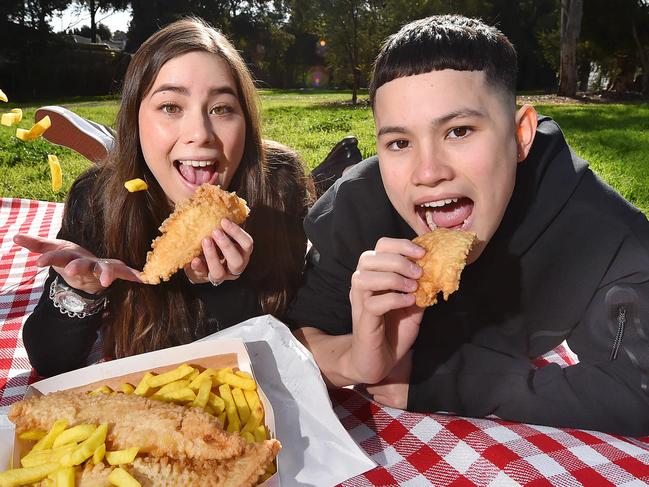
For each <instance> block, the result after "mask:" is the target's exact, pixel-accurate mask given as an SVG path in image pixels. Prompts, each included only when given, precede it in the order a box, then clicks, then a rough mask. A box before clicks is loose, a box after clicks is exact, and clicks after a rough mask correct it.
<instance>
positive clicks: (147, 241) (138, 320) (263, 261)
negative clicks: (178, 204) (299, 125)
mask: <svg viewBox="0 0 649 487" xmlns="http://www.w3.org/2000/svg"><path fill="white" fill-rule="evenodd" d="M192 51H205V52H210V53H213V54H215V55H218V56H219V57H221V58H222V59H223V60H224V61H225V62H226V64H227V65H228V66H229V67H230V69H231V71H232V75H233V77H234V79H235V81H236V85H237V90H238V95H239V101H240V104H241V106H242V108H243V112H244V116H245V120H246V141H245V145H244V151H243V157H242V160H241V163H240V165H239V167H238V169H237V172H236V173H235V175H234V178H233V180H232V182H231V183H230V187H229V188H228V189H229V190H234V191H236V192H237V194H238V195H239V196H241V197H242V198H244V199H245V200H246V201H247V202H248V205H249V206H250V208H251V209H252V212H251V216H250V218H249V219H248V221H247V222H246V227H245V228H246V230H247V231H248V233H250V234H251V235H252V237H253V239H254V242H255V248H254V251H253V254H252V257H251V261H250V263H249V265H248V267H247V268H246V271H245V272H244V278H245V279H246V280H247V281H248V282H249V283H250V284H251V285H252V286H253V288H254V289H255V291H256V292H257V295H258V296H259V300H260V305H261V309H262V310H263V312H264V313H271V314H274V315H276V316H279V317H280V318H281V316H282V314H283V313H284V311H285V310H286V307H287V305H288V301H289V299H290V297H291V295H292V294H293V292H294V291H295V289H296V287H297V285H298V283H299V275H300V272H301V270H302V266H303V263H304V251H305V246H306V237H305V236H304V232H303V230H302V219H303V218H304V216H305V213H306V208H307V204H308V201H307V198H308V196H307V194H308V192H307V190H306V186H305V181H306V177H305V174H304V169H303V167H302V164H301V161H300V160H299V158H298V157H297V155H296V154H294V153H292V152H290V151H286V150H284V149H282V148H281V147H279V146H275V145H273V144H269V145H268V144H267V145H268V147H269V151H268V152H269V155H270V157H269V159H270V166H269V164H268V163H267V161H266V156H265V155H266V149H265V144H263V143H262V140H261V135H260V128H259V125H260V123H259V112H258V107H257V105H258V104H257V93H256V90H255V86H254V82H253V80H252V77H251V75H250V72H249V71H248V69H247V67H246V65H245V63H244V61H243V59H242V58H241V56H240V55H239V53H238V52H237V51H236V50H235V49H234V47H233V46H232V44H230V42H229V41H228V40H227V39H226V38H225V37H224V36H223V35H222V34H221V33H219V32H218V31H217V30H215V29H214V28H212V27H210V26H209V25H207V24H205V23H204V22H203V21H201V20H199V19H195V18H191V19H184V20H180V21H177V22H174V23H173V24H170V25H169V26H167V27H165V28H164V29H162V30H160V31H159V32H157V33H156V34H154V35H153V36H152V37H150V38H149V39H148V40H147V41H146V42H145V43H144V44H142V46H141V47H140V49H139V50H138V52H137V53H136V54H135V55H134V56H133V59H132V60H131V63H130V65H129V67H128V71H127V73H126V77H125V81H124V87H123V92H122V102H121V106H120V109H119V113H118V116H117V138H116V146H115V149H114V150H113V152H112V153H111V154H110V156H109V157H108V159H107V160H106V161H105V162H104V163H102V164H100V166H99V167H98V168H96V169H94V170H91V171H90V172H89V173H88V174H87V175H86V178H91V179H92V180H93V181H94V182H93V187H94V191H93V192H92V195H91V211H92V212H93V214H94V215H93V217H94V219H95V221H96V223H97V226H96V228H97V229H102V230H97V232H100V234H98V233H95V234H94V235H92V236H91V237H90V240H93V241H94V242H96V243H98V245H99V247H98V248H96V249H95V250H96V252H97V255H99V256H105V257H110V258H117V259H120V260H122V261H124V262H125V263H126V264H127V265H129V266H131V267H134V268H136V269H142V268H143V266H144V263H145V259H146V254H147V251H148V250H149V249H150V245H151V241H152V240H153V238H155V237H156V236H157V234H158V227H159V226H160V224H161V223H162V221H163V220H164V219H165V218H166V217H167V216H169V214H170V212H171V211H172V208H171V206H170V203H169V201H168V198H167V196H166V195H165V193H164V191H163V190H162V188H161V187H160V185H159V184H158V182H157V181H156V179H155V178H154V177H153V174H152V173H151V172H150V170H149V169H148V167H147V165H146V162H145V160H144V157H143V155H142V151H141V149H140V140H139V130H138V110H139V107H140V103H141V101H142V99H143V98H144V97H145V96H146V94H147V93H148V91H149V90H150V89H151V87H152V85H153V83H154V81H155V78H156V76H157V75H158V72H159V71H160V69H161V68H162V66H163V65H164V64H165V63H166V62H167V61H169V60H170V59H173V58H175V57H177V56H180V55H183V54H186V53H188V52H192ZM278 168H279V170H276V169H278ZM136 177H140V178H143V179H144V180H145V181H146V182H147V184H148V186H149V189H148V191H142V192H137V193H129V192H127V191H125V190H124V186H123V184H124V181H127V180H129V179H133V178H136ZM101 223H103V225H102V224H101ZM88 230H89V229H85V230H84V233H87V232H88ZM90 233H93V231H91V232H90ZM189 286H190V284H189V283H188V281H187V279H186V278H185V276H184V273H183V272H179V273H177V274H176V275H175V276H174V277H172V278H171V280H170V281H168V282H163V283H161V284H159V285H157V286H147V285H142V284H137V283H131V282H127V281H116V282H115V283H113V285H112V286H111V287H110V288H109V299H110V306H109V309H108V312H107V313H106V315H105V320H104V325H103V328H102V333H103V338H104V350H105V352H106V353H108V354H111V355H114V356H117V357H122V356H127V355H133V354H136V353H141V352H145V351H150V350H157V349H160V348H165V347H168V346H173V345H178V344H182V343H187V342H190V341H192V340H195V339H196V338H199V337H201V336H204V335H205V334H206V333H207V331H208V330H207V327H206V316H205V307H204V306H203V304H202V302H200V301H199V300H197V299H196V298H195V297H194V296H193V294H192V293H191V292H190V288H189Z"/></svg>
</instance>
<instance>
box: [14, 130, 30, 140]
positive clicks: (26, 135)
mask: <svg viewBox="0 0 649 487" xmlns="http://www.w3.org/2000/svg"><path fill="white" fill-rule="evenodd" d="M16 137H17V138H19V139H20V140H22V141H24V142H27V141H30V140H33V139H32V138H31V134H30V132H29V130H27V129H16Z"/></svg>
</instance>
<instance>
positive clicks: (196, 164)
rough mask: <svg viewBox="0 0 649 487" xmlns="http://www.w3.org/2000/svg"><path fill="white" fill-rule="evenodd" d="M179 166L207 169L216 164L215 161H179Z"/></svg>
mask: <svg viewBox="0 0 649 487" xmlns="http://www.w3.org/2000/svg"><path fill="white" fill-rule="evenodd" d="M178 163H179V164H182V165H184V166H194V167H205V166H211V165H213V164H214V161H178Z"/></svg>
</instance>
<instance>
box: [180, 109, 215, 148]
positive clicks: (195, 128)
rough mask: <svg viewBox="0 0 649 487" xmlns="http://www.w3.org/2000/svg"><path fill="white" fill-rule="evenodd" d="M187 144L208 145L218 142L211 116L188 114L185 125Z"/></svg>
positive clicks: (196, 113)
mask: <svg viewBox="0 0 649 487" xmlns="http://www.w3.org/2000/svg"><path fill="white" fill-rule="evenodd" d="M183 131H184V134H183V136H184V137H183V138H184V141H185V143H194V144H206V143H210V142H214V141H215V140H216V130H215V127H214V126H213V124H212V121H211V120H210V117H209V114H207V113H202V112H200V113H199V112H198V111H195V112H188V113H187V114H186V115H185V120H184V124H183Z"/></svg>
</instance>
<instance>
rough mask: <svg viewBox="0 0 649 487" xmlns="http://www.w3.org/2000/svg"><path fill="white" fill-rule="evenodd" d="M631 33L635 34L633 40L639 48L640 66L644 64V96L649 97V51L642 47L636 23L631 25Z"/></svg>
mask: <svg viewBox="0 0 649 487" xmlns="http://www.w3.org/2000/svg"><path fill="white" fill-rule="evenodd" d="M631 32H632V33H633V40H635V44H636V46H637V47H638V57H639V58H640V64H642V94H643V95H645V96H648V95H649V49H647V48H645V47H644V46H643V45H642V41H641V40H640V36H639V35H638V29H637V28H636V25H635V22H633V23H632V24H631Z"/></svg>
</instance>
